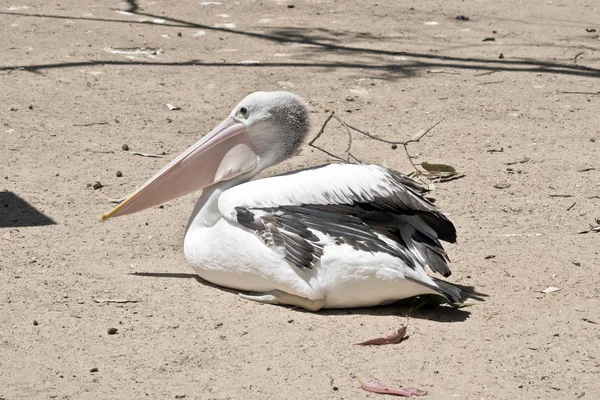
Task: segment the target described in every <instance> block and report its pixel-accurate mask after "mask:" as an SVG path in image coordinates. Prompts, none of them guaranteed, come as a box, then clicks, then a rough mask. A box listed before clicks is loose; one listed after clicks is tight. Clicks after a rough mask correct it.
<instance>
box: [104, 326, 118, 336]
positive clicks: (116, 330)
mask: <svg viewBox="0 0 600 400" xmlns="http://www.w3.org/2000/svg"><path fill="white" fill-rule="evenodd" d="M106 333H108V334H109V335H116V334H117V333H119V330H118V329H117V328H108V329H107V330H106Z"/></svg>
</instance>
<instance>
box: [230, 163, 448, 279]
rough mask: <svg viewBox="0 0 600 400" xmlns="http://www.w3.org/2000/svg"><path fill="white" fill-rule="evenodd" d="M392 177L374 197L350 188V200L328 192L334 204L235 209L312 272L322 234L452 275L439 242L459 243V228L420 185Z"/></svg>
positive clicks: (272, 244)
mask: <svg viewBox="0 0 600 400" xmlns="http://www.w3.org/2000/svg"><path fill="white" fill-rule="evenodd" d="M387 173H388V178H389V179H388V182H386V184H385V185H383V184H382V186H381V188H380V190H376V191H375V193H368V192H365V191H362V190H353V189H352V188H349V191H350V193H351V196H350V197H351V198H350V199H348V195H347V194H344V193H343V192H341V191H336V190H335V189H332V190H331V191H328V192H326V193H323V194H324V195H325V197H326V198H327V199H328V201H329V202H330V203H331V204H325V205H323V204H303V205H287V206H280V207H276V208H273V207H271V208H251V209H248V208H246V207H236V208H235V210H236V212H237V221H238V222H239V223H240V224H241V225H243V226H245V227H247V228H248V229H251V230H253V231H255V232H256V234H257V236H258V237H260V238H261V239H262V240H263V241H264V243H265V244H266V245H267V246H270V247H281V248H283V250H284V253H285V258H286V259H288V260H289V261H290V262H292V263H293V264H295V265H296V266H297V267H299V268H312V267H313V266H314V264H315V263H316V262H317V261H318V260H319V259H320V258H321V256H322V255H323V244H322V243H321V242H320V239H319V237H318V236H317V235H315V233H314V232H323V233H325V234H327V235H329V236H330V237H332V238H334V239H335V243H338V244H342V243H345V244H348V245H350V246H352V247H353V248H355V249H357V250H361V251H368V252H385V253H388V254H391V255H394V256H396V257H399V258H401V259H402V260H403V261H404V262H405V263H406V264H407V265H408V266H409V267H410V268H415V267H416V265H417V264H419V265H423V266H425V265H426V266H428V267H429V268H431V270H433V271H435V272H438V273H440V274H441V275H443V276H449V275H450V269H449V268H448V264H447V262H448V261H449V259H448V256H447V254H446V252H445V251H444V249H443V247H442V245H441V243H440V242H439V240H438V239H440V240H444V241H447V242H452V243H453V242H455V241H456V229H455V228H454V225H453V224H452V222H450V220H449V219H448V218H447V217H446V216H445V215H444V214H442V213H441V212H440V211H439V210H438V209H437V207H436V206H435V205H434V204H433V203H432V202H431V201H430V200H429V199H427V198H425V197H423V196H422V195H421V187H420V185H419V184H418V183H417V182H415V181H413V180H412V179H410V178H408V177H407V176H405V175H403V174H400V173H398V172H396V171H392V170H387ZM406 216H411V217H412V216H416V217H420V220H421V221H422V222H424V223H425V224H427V225H428V226H429V227H430V228H431V229H433V230H434V231H435V233H436V235H437V237H431V234H428V233H426V232H422V231H420V230H419V228H418V226H416V225H412V224H411V222H410V221H407V220H406V219H405V220H402V219H401V218H403V217H404V218H406ZM407 225H409V227H408V226H407ZM406 228H408V232H410V235H409V236H408V237H403V235H402V233H401V230H402V229H406ZM378 235H383V236H385V237H386V238H389V239H391V240H392V241H393V242H392V243H389V242H386V241H385V240H382V239H381V237H380V236H378ZM407 241H408V242H409V243H407ZM422 260H426V261H425V262H423V261H422Z"/></svg>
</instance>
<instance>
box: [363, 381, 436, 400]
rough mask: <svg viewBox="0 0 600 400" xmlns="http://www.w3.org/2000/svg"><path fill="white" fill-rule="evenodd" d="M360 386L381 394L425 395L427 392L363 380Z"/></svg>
mask: <svg viewBox="0 0 600 400" xmlns="http://www.w3.org/2000/svg"><path fill="white" fill-rule="evenodd" d="M360 387H361V388H362V389H363V390H366V391H367V392H373V393H379V394H390V395H392V396H403V397H411V396H425V395H426V394H427V392H424V391H423V390H419V389H411V388H402V389H390V388H387V387H385V386H381V385H380V384H379V383H377V382H361V383H360Z"/></svg>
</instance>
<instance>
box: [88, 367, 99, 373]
mask: <svg viewBox="0 0 600 400" xmlns="http://www.w3.org/2000/svg"><path fill="white" fill-rule="evenodd" d="M90 372H98V367H94V368H90Z"/></svg>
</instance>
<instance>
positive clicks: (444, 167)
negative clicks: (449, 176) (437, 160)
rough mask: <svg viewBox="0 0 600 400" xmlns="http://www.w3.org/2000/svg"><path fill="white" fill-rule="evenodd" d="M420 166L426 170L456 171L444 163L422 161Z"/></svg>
mask: <svg viewBox="0 0 600 400" xmlns="http://www.w3.org/2000/svg"><path fill="white" fill-rule="evenodd" d="M421 167H423V168H425V170H426V171H427V172H446V173H456V170H455V169H454V167H451V166H450V165H446V164H430V163H428V162H422V163H421Z"/></svg>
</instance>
